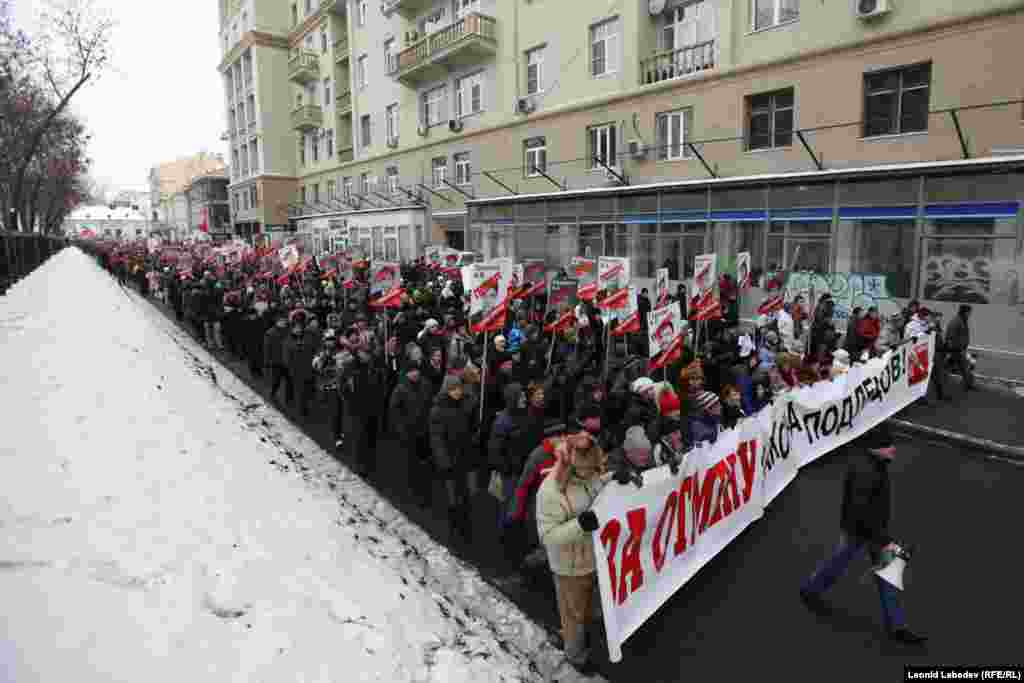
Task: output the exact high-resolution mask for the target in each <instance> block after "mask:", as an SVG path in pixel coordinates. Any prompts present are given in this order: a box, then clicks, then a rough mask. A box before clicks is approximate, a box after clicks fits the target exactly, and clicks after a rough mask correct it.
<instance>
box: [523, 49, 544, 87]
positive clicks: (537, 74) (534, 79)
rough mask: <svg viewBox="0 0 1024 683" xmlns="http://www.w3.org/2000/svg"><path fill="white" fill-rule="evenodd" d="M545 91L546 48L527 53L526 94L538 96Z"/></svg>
mask: <svg viewBox="0 0 1024 683" xmlns="http://www.w3.org/2000/svg"><path fill="white" fill-rule="evenodd" d="M543 90H544V48H543V47H538V48H534V49H532V50H529V51H527V53H526V94H527V95H536V94H538V93H540V92H542V91H543Z"/></svg>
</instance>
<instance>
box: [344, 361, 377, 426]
mask: <svg viewBox="0 0 1024 683" xmlns="http://www.w3.org/2000/svg"><path fill="white" fill-rule="evenodd" d="M384 372H385V370H384V368H382V367H381V366H380V365H379V363H378V362H377V359H376V358H371V359H370V360H369V362H363V361H362V360H360V359H359V358H354V359H353V360H352V362H351V363H349V364H348V366H347V367H346V368H345V370H344V371H343V372H342V374H341V377H340V378H339V379H340V389H341V393H342V396H343V397H344V398H345V409H346V411H348V415H349V416H351V417H369V416H371V415H377V414H378V413H379V412H380V409H381V408H382V407H383V406H382V405H381V404H382V403H383V401H384V390H385V388H386V384H385V378H384Z"/></svg>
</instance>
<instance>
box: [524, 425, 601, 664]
mask: <svg viewBox="0 0 1024 683" xmlns="http://www.w3.org/2000/svg"><path fill="white" fill-rule="evenodd" d="M553 450H554V455H555V465H554V468H553V469H552V471H551V473H550V474H548V476H547V477H546V478H545V479H544V482H543V483H542V484H541V485H540V489H539V490H538V492H537V532H538V535H539V536H540V540H541V543H543V545H544V547H545V548H546V549H547V555H548V563H549V565H550V568H551V573H552V575H553V578H554V582H555V592H556V594H557V596H558V613H559V616H560V617H561V622H562V642H563V648H564V651H565V656H566V659H567V660H568V661H569V663H570V664H571V665H572V666H573V667H574V668H575V669H577V670H578V671H579V672H580V673H581V674H583V675H589V674H590V673H591V671H592V665H591V662H590V652H589V651H588V649H587V647H586V630H587V624H588V623H589V621H590V620H591V618H592V614H593V609H592V608H593V604H592V600H593V596H594V593H595V590H594V588H595V586H596V578H595V577H596V567H597V565H596V560H595V557H594V543H593V541H592V539H591V534H592V533H593V532H594V531H596V530H597V529H598V527H599V526H600V523H601V520H599V519H598V518H597V515H596V514H595V513H594V511H593V510H592V509H591V507H592V506H593V504H594V501H595V500H596V499H597V496H598V494H599V493H600V492H601V490H602V489H603V488H604V486H605V485H606V483H607V482H608V479H609V476H608V475H607V474H606V472H605V469H606V464H607V462H606V461H607V459H606V457H605V454H604V451H603V450H601V448H600V447H599V446H598V445H597V444H596V443H595V442H594V440H593V439H592V438H591V437H590V436H589V434H587V433H586V432H582V433H575V434H569V435H567V436H565V437H561V438H558V439H556V440H555V443H554V447H553Z"/></svg>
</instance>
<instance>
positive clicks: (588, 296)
mask: <svg viewBox="0 0 1024 683" xmlns="http://www.w3.org/2000/svg"><path fill="white" fill-rule="evenodd" d="M596 294H597V283H596V282H591V283H590V284H586V285H581V286H580V288H579V289H578V290H577V291H576V296H577V298H579V299H582V300H583V301H591V300H593V298H594V296H595V295H596Z"/></svg>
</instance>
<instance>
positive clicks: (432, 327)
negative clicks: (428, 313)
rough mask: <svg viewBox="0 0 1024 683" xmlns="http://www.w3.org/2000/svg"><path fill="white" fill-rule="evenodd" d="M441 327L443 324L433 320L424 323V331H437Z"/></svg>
mask: <svg viewBox="0 0 1024 683" xmlns="http://www.w3.org/2000/svg"><path fill="white" fill-rule="evenodd" d="M440 326H441V323H439V322H437V321H436V320H434V319H433V318H431V319H429V320H428V321H427V322H425V323H423V329H424V330H436V329H437V328H438V327H440Z"/></svg>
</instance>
